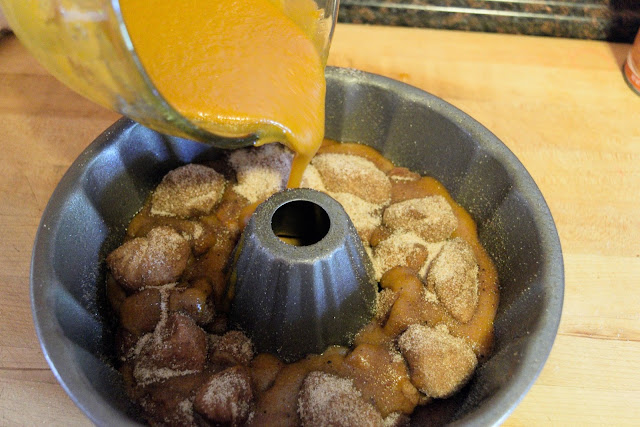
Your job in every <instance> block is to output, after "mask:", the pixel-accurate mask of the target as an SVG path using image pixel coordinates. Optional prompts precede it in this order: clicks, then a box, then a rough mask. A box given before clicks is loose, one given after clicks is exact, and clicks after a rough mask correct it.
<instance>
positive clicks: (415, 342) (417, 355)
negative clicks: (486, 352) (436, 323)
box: [398, 325, 478, 398]
mask: <svg viewBox="0 0 640 427" xmlns="http://www.w3.org/2000/svg"><path fill="white" fill-rule="evenodd" d="M398 346H399V347H400V351H401V352H402V355H403V356H404V358H405V359H406V360H407V363H408V364H409V370H410V371H411V382H412V383H413V385H415V386H416V387H417V388H418V389H419V390H420V391H421V392H423V393H425V394H426V395H427V396H430V397H437V398H445V397H449V396H451V395H453V394H454V393H455V392H457V391H458V390H459V389H460V388H461V387H462V386H463V385H464V384H465V383H466V382H467V381H468V380H469V378H471V375H472V374H473V371H474V370H475V368H476V365H477V364H478V359H477V358H476V355H475V353H474V352H473V350H472V349H471V346H470V345H469V344H467V342H466V341H465V340H464V339H462V338H456V337H454V336H452V335H450V334H449V332H448V331H447V329H446V327H437V328H430V327H428V326H425V325H411V326H409V327H408V328H407V330H406V331H405V332H404V333H403V334H402V335H401V336H400V338H399V339H398Z"/></svg>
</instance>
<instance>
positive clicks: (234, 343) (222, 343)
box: [209, 331, 254, 366]
mask: <svg viewBox="0 0 640 427" xmlns="http://www.w3.org/2000/svg"><path fill="white" fill-rule="evenodd" d="M209 343H210V347H211V348H210V352H211V361H212V362H214V363H220V364H227V365H243V366H248V365H249V363H251V359H253V355H254V352H253V343H252V342H251V339H249V337H247V336H246V335H245V334H244V333H243V332H241V331H229V332H227V333H226V334H224V335H222V336H218V335H211V336H210V337H209Z"/></svg>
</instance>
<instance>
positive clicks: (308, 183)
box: [300, 165, 327, 193]
mask: <svg viewBox="0 0 640 427" xmlns="http://www.w3.org/2000/svg"><path fill="white" fill-rule="evenodd" d="M300 188H311V189H313V190H317V191H324V192H325V193H326V192H327V189H326V188H325V186H324V182H322V176H321V175H320V172H318V169H316V167H315V166H313V165H307V168H306V169H305V170H304V174H303V175H302V182H301V183H300Z"/></svg>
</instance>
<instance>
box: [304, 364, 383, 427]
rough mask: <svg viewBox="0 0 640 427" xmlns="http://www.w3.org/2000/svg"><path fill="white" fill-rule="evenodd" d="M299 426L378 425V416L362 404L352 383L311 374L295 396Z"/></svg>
mask: <svg viewBox="0 0 640 427" xmlns="http://www.w3.org/2000/svg"><path fill="white" fill-rule="evenodd" d="M298 414H299V415H300V420H301V421H302V425H303V426H345V427H348V426H382V425H383V420H382V416H381V415H380V414H379V413H378V412H377V411H376V409H375V408H374V407H373V406H372V405H371V404H369V403H367V402H365V401H364V400H363V399H362V396H361V395H360V392H359V391H358V390H357V389H356V388H355V387H354V385H353V381H352V380H350V379H346V378H340V377H337V376H335V375H331V374H327V373H324V372H318V371H316V372H311V373H310V374H309V375H307V377H306V378H305V380H304V382H303V383H302V388H301V389H300V393H299V395H298Z"/></svg>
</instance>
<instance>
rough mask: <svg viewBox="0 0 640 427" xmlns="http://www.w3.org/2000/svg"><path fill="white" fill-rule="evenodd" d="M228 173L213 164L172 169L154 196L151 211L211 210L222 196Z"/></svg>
mask: <svg viewBox="0 0 640 427" xmlns="http://www.w3.org/2000/svg"><path fill="white" fill-rule="evenodd" d="M224 187H225V179H224V176H222V175H221V174H219V173H218V172H216V171H215V170H213V169H212V168H209V167H206V166H202V165H196V164H188V165H185V166H181V167H179V168H177V169H174V170H172V171H171V172H169V173H168V174H166V175H165V176H164V178H162V182H160V185H158V187H157V188H156V190H155V191H154V192H153V194H152V196H151V214H152V215H159V216H176V217H179V218H189V217H193V216H196V215H205V214H208V213H210V212H211V210H212V209H213V208H214V207H215V205H216V204H217V203H218V202H219V201H220V199H221V198H222V193H223V192H224Z"/></svg>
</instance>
